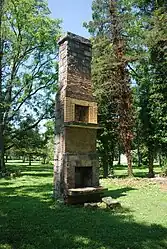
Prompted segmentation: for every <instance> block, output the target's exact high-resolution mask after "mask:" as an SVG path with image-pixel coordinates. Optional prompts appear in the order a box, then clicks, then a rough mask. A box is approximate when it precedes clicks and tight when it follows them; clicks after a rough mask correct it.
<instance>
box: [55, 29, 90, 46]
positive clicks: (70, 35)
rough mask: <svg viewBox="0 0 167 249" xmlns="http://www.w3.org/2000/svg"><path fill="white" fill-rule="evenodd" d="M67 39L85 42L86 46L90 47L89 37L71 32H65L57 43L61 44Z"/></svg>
mask: <svg viewBox="0 0 167 249" xmlns="http://www.w3.org/2000/svg"><path fill="white" fill-rule="evenodd" d="M68 40H74V41H77V42H79V43H83V44H86V45H87V46H90V47H91V42H90V40H89V39H86V38H84V37H82V36H79V35H76V34H73V33H71V32H67V33H66V34H65V35H64V36H63V37H62V38H60V40H59V41H58V44H59V45H61V44H62V43H63V42H65V41H68Z"/></svg>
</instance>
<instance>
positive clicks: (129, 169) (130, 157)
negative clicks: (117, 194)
mask: <svg viewBox="0 0 167 249" xmlns="http://www.w3.org/2000/svg"><path fill="white" fill-rule="evenodd" d="M126 158H127V163H128V176H130V177H132V176H133V170H132V156H131V150H129V151H128V150H127V151H126Z"/></svg>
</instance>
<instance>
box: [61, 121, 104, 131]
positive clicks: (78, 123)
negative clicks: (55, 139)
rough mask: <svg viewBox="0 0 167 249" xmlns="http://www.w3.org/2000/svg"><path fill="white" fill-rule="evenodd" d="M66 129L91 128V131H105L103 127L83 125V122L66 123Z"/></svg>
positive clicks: (91, 124)
mask: <svg viewBox="0 0 167 249" xmlns="http://www.w3.org/2000/svg"><path fill="white" fill-rule="evenodd" d="M64 127H78V128H89V129H103V127H100V126H98V124H94V123H82V122H75V121H71V122H64Z"/></svg>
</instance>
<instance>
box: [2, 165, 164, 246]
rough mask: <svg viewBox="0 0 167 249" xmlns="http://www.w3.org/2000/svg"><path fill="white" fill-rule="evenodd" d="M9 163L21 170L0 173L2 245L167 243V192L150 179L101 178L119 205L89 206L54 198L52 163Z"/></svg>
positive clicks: (134, 244) (121, 173)
mask: <svg viewBox="0 0 167 249" xmlns="http://www.w3.org/2000/svg"><path fill="white" fill-rule="evenodd" d="M10 168H11V170H13V171H14V170H16V169H17V170H20V171H21V175H20V177H15V178H10V177H8V178H7V179H0V249H64V248H65V249H86V248H87V249H109V248H111V249H112V248H113V249H127V248H129V249H149V248H150V249H163V248H164V249H165V248H167V212H166V210H167V192H163V191H161V189H160V187H159V185H157V184H154V182H151V181H150V180H148V179H145V178H137V179H128V178H115V179H105V180H101V184H102V185H103V186H106V187H108V189H109V191H108V195H110V196H112V197H113V198H116V199H118V200H119V201H120V203H121V205H122V209H120V210H118V211H111V210H107V211H106V210H97V209H96V210H91V209H86V208H83V207H71V206H64V205H62V204H59V203H57V202H55V200H54V199H53V198H52V189H53V170H52V165H40V163H39V162H34V163H33V164H32V166H30V167H29V166H27V164H22V162H17V163H16V162H10ZM158 171H159V169H157V172H158ZM123 172H125V174H126V168H124V167H123V168H120V169H117V170H116V173H117V175H119V176H120V175H125V174H124V173H123ZM135 172H136V173H138V175H140V173H143V172H145V173H146V172H147V169H141V170H138V169H135ZM141 176H143V175H141Z"/></svg>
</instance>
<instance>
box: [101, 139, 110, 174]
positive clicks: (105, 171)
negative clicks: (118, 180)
mask: <svg viewBox="0 0 167 249" xmlns="http://www.w3.org/2000/svg"><path fill="white" fill-rule="evenodd" d="M104 152H105V153H104V155H103V158H102V164H103V177H104V178H107V177H108V169H109V167H108V143H107V144H106V147H104Z"/></svg>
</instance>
